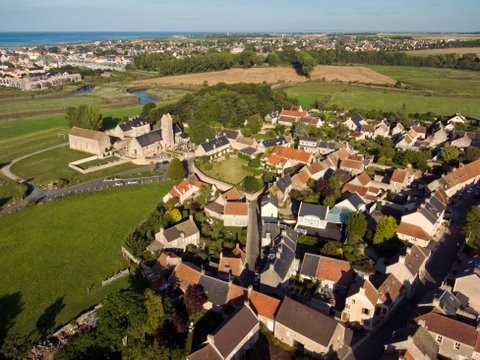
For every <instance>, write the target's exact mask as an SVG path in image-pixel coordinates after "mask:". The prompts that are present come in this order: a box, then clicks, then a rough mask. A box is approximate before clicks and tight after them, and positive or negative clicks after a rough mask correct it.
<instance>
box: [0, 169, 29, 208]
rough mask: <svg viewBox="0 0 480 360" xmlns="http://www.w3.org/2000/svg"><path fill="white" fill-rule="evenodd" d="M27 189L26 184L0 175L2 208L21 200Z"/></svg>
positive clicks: (0, 204)
mask: <svg viewBox="0 0 480 360" xmlns="http://www.w3.org/2000/svg"><path fill="white" fill-rule="evenodd" d="M25 190H26V188H25V186H23V185H20V184H17V183H16V182H14V181H12V180H10V179H8V178H6V177H4V176H2V175H0V208H1V207H2V206H4V205H7V204H9V203H13V202H15V201H18V200H21V199H22V197H23V194H24V192H25Z"/></svg>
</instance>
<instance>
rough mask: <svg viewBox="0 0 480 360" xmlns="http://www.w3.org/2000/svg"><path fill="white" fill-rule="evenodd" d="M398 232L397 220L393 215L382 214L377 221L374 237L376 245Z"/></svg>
mask: <svg viewBox="0 0 480 360" xmlns="http://www.w3.org/2000/svg"><path fill="white" fill-rule="evenodd" d="M396 232H397V221H396V220H395V218H394V217H393V216H391V215H388V216H382V217H381V218H380V219H379V220H378V223H377V230H376V231H375V235H374V237H373V243H374V244H375V245H377V244H381V243H383V242H384V241H385V240H390V239H391V238H392V237H393V236H394V235H395V233H396Z"/></svg>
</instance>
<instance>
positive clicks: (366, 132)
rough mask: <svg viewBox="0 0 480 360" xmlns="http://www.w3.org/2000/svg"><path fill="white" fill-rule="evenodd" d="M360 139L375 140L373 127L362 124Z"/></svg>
mask: <svg viewBox="0 0 480 360" xmlns="http://www.w3.org/2000/svg"><path fill="white" fill-rule="evenodd" d="M360 134H361V136H360V139H370V140H371V139H374V138H375V126H373V125H370V124H363V125H362V127H361V128H360Z"/></svg>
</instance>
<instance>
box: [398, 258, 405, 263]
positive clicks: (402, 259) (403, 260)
mask: <svg viewBox="0 0 480 360" xmlns="http://www.w3.org/2000/svg"><path fill="white" fill-rule="evenodd" d="M398 263H399V264H405V256H400V257H399V258H398Z"/></svg>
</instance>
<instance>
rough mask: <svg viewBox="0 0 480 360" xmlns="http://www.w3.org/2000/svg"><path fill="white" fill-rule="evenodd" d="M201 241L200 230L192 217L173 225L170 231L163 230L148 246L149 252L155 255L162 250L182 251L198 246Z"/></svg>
mask: <svg viewBox="0 0 480 360" xmlns="http://www.w3.org/2000/svg"><path fill="white" fill-rule="evenodd" d="M199 241H200V230H198V227H197V225H196V224H195V221H193V217H192V215H190V217H189V218H188V219H187V220H185V221H182V222H181V223H178V224H176V225H173V226H171V227H169V228H168V229H163V228H161V229H160V231H159V232H158V233H156V234H155V240H154V241H153V242H152V243H151V244H150V245H148V246H147V250H148V251H150V252H152V253H154V252H157V251H159V250H162V249H165V248H166V249H173V248H174V249H182V250H185V249H186V247H187V245H190V244H193V245H198V242H199Z"/></svg>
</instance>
